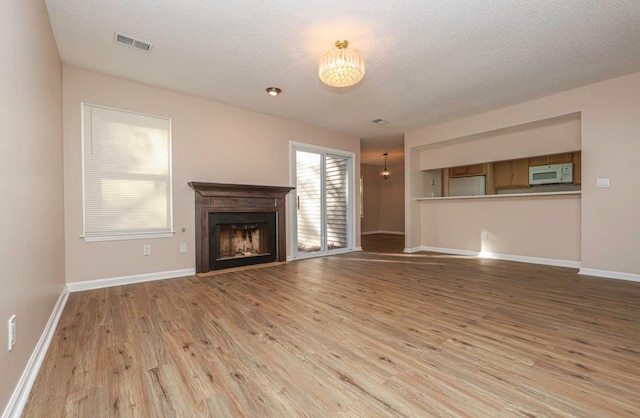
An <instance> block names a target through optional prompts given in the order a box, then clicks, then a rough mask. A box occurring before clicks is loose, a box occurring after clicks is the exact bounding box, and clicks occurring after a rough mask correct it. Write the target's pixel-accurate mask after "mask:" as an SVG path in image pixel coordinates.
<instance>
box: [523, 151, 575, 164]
mask: <svg viewBox="0 0 640 418" xmlns="http://www.w3.org/2000/svg"><path fill="white" fill-rule="evenodd" d="M574 154H575V153H573V152H564V153H562V154H552V155H541V156H539V157H531V158H529V167H535V166H538V165H549V164H565V163H570V162H573V155H574Z"/></svg>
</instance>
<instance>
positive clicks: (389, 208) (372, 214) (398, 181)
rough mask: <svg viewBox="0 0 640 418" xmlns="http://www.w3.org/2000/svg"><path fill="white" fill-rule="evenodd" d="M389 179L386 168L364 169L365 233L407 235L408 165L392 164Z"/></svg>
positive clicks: (363, 220)
mask: <svg viewBox="0 0 640 418" xmlns="http://www.w3.org/2000/svg"><path fill="white" fill-rule="evenodd" d="M387 168H388V169H389V171H390V172H391V176H390V177H389V178H388V179H386V180H385V179H384V178H382V177H380V171H382V167H378V166H374V165H363V166H362V167H361V169H362V174H363V180H364V208H365V210H364V217H363V218H362V232H365V233H366V232H391V233H404V163H399V164H394V165H391V164H389V165H388V166H387Z"/></svg>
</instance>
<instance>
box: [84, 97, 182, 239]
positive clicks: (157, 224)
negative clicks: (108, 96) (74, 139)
mask: <svg viewBox="0 0 640 418" xmlns="http://www.w3.org/2000/svg"><path fill="white" fill-rule="evenodd" d="M82 113H83V181H84V184H83V196H84V238H85V240H87V241H92V240H95V241H97V240H109V239H133V238H146V237H149V236H150V235H152V236H170V235H171V234H172V228H173V225H172V213H171V212H172V210H171V120H170V119H166V118H160V117H155V116H149V115H141V114H137V113H130V112H126V111H122V110H116V109H109V108H105V107H100V106H95V105H90V104H86V103H84V104H83V105H82Z"/></svg>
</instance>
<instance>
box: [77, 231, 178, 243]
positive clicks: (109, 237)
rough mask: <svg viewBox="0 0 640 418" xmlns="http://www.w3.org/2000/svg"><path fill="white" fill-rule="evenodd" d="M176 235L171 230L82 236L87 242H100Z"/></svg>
mask: <svg viewBox="0 0 640 418" xmlns="http://www.w3.org/2000/svg"><path fill="white" fill-rule="evenodd" d="M174 235H175V231H169V232H147V233H141V234H122V235H93V236H89V237H87V236H81V237H80V238H82V239H84V241H85V242H99V241H124V240H130V239H155V238H172V237H173V236H174Z"/></svg>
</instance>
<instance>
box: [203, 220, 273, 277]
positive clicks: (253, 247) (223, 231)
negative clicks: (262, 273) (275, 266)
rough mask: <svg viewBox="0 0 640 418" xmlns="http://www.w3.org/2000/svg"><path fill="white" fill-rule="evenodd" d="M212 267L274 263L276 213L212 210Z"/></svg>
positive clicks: (222, 267)
mask: <svg viewBox="0 0 640 418" xmlns="http://www.w3.org/2000/svg"><path fill="white" fill-rule="evenodd" d="M209 239H210V240H211V242H210V243H209V270H220V269H225V268H231V267H241V266H246V265H252V264H258V263H269V262H275V261H277V259H276V248H277V244H276V214H275V212H248V213H247V212H239V213H226V212H219V213H218V212H213V213H209Z"/></svg>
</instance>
